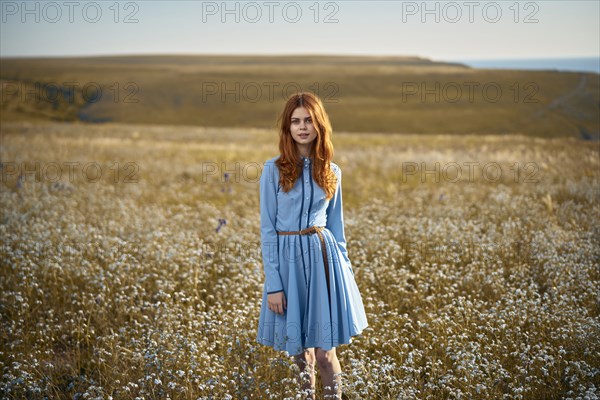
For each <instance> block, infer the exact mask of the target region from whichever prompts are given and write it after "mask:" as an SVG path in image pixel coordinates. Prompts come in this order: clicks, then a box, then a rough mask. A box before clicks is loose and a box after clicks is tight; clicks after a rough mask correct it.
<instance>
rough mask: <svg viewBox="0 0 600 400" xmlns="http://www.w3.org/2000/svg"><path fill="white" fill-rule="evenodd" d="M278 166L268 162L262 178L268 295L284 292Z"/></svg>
mask: <svg viewBox="0 0 600 400" xmlns="http://www.w3.org/2000/svg"><path fill="white" fill-rule="evenodd" d="M276 172H277V166H276V165H275V164H274V163H273V162H272V161H267V162H266V163H265V165H264V168H263V171H262V174H261V176H260V240H261V251H262V258H263V265H264V270H265V281H266V284H267V293H276V292H281V291H283V285H282V284H281V277H280V276H279V241H278V237H277V231H276V230H275V222H276V220H277V184H278V174H277V173H276Z"/></svg>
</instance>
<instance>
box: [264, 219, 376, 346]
mask: <svg viewBox="0 0 600 400" xmlns="http://www.w3.org/2000/svg"><path fill="white" fill-rule="evenodd" d="M321 233H322V234H323V237H324V239H325V247H326V250H327V260H328V262H327V264H328V268H329V278H330V287H329V292H330V293H329V296H328V290H327V282H326V278H325V276H326V275H325V263H324V261H323V252H322V248H321V241H320V239H319V236H318V235H317V234H316V233H315V234H311V235H280V236H279V237H278V239H279V248H278V251H279V275H280V277H281V281H282V285H283V291H284V295H285V298H286V300H287V309H285V311H284V313H283V315H281V314H277V313H275V312H273V311H271V310H269V307H268V302H267V290H266V284H265V286H264V287H263V294H262V303H261V308H260V317H259V323H258V332H257V337H256V339H257V341H258V343H261V344H264V345H267V346H271V347H273V348H274V349H275V350H281V351H286V352H287V353H288V354H289V355H296V354H300V353H302V352H303V351H304V349H306V348H310V347H320V348H321V349H323V350H331V349H332V348H335V347H338V346H339V345H342V344H349V343H351V342H352V337H353V336H356V335H359V334H360V333H361V332H362V331H363V330H364V329H365V328H366V327H367V326H368V322H367V317H366V314H365V309H364V306H363V301H362V298H361V295H360V292H359V290H358V286H357V285H356V281H355V279H354V272H353V270H352V267H351V266H350V265H349V263H348V262H347V261H346V259H345V258H344V257H343V255H342V253H341V251H340V248H339V247H338V244H337V242H336V241H335V238H334V236H333V234H332V233H331V231H330V230H329V229H327V228H326V229H324V230H323V231H321Z"/></svg>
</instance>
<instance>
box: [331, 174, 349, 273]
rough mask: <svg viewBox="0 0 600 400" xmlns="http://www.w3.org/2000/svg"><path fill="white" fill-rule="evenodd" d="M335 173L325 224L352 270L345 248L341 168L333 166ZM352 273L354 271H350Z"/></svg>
mask: <svg viewBox="0 0 600 400" xmlns="http://www.w3.org/2000/svg"><path fill="white" fill-rule="evenodd" d="M335 170H336V172H337V174H336V176H337V187H336V190H335V193H334V195H333V197H332V198H331V200H330V201H329V205H328V206H327V224H326V227H327V228H328V229H329V230H330V231H331V233H333V236H334V237H335V240H336V242H337V244H338V247H339V249H340V251H341V253H342V255H343V256H344V259H345V260H346V262H347V263H348V266H349V267H350V270H351V271H352V264H351V263H350V259H349V258H348V249H347V248H346V233H345V230H344V204H343V201H342V169H341V168H339V167H337V168H335ZM352 273H353V274H354V271H352Z"/></svg>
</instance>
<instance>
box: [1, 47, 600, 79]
mask: <svg viewBox="0 0 600 400" xmlns="http://www.w3.org/2000/svg"><path fill="white" fill-rule="evenodd" d="M162 56H164V57H178V56H179V57H181V56H183V57H194V56H198V57H203V56H204V57H228V56H229V57H300V56H305V57H365V58H369V57H373V58H420V59H425V60H430V61H432V62H434V63H436V62H437V63H452V64H463V65H466V66H468V67H471V68H492V69H525V70H537V71H539V70H558V71H564V72H592V73H597V74H600V55H592V56H562V57H557V56H550V57H526V58H519V57H499V58H453V59H436V58H431V57H427V56H423V55H416V54H356V53H337V54H331V53H263V54H261V53H191V52H190V53H185V52H177V53H162V52H156V53H105V54H89V55H41V56H32V55H21V56H0V60H1V59H54V58H78V59H85V58H102V57H106V58H110V57H162Z"/></svg>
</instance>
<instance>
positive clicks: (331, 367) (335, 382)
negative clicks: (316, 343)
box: [315, 347, 342, 399]
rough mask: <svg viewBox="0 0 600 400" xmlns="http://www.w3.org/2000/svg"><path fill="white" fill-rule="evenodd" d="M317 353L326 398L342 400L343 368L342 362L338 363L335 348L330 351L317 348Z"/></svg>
mask: <svg viewBox="0 0 600 400" xmlns="http://www.w3.org/2000/svg"><path fill="white" fill-rule="evenodd" d="M315 351H316V356H317V364H318V365H319V373H320V375H321V383H322V384H323V392H324V395H325V398H326V399H341V398H342V375H341V372H342V368H341V367H340V362H339V361H338V358H337V354H336V352H335V347H334V348H333V349H331V350H328V351H325V350H323V349H321V348H319V347H317V348H316V349H315Z"/></svg>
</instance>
